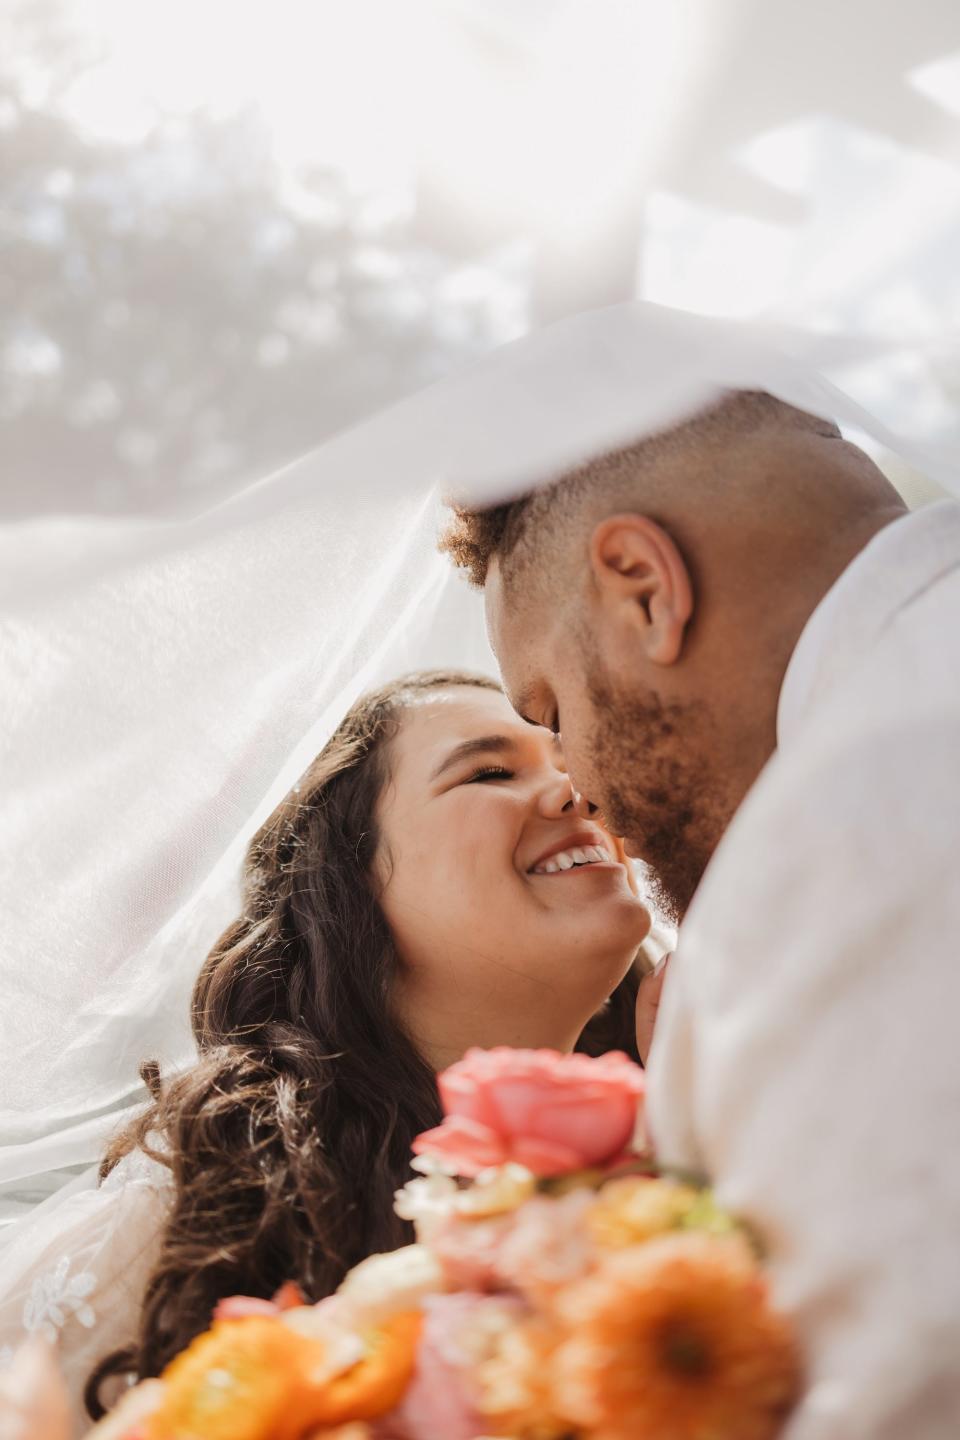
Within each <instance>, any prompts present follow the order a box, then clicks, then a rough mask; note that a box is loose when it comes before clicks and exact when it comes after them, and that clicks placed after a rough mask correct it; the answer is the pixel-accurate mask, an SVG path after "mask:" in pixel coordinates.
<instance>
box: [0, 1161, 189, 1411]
mask: <svg viewBox="0 0 960 1440" xmlns="http://www.w3.org/2000/svg"><path fill="white" fill-rule="evenodd" d="M67 1189H68V1191H69V1193H64V1194H58V1195H55V1196H53V1197H51V1199H50V1200H48V1201H45V1202H44V1203H43V1204H42V1205H40V1206H38V1207H37V1210H36V1211H35V1212H34V1213H33V1214H31V1215H29V1216H27V1217H25V1218H24V1219H23V1220H20V1221H17V1222H16V1224H15V1225H14V1226H13V1227H12V1230H13V1232H14V1233H13V1234H11V1235H9V1236H8V1237H7V1238H6V1243H5V1244H4V1247H3V1250H2V1252H0V1364H2V1363H3V1361H4V1360H6V1359H8V1358H9V1357H10V1356H11V1355H12V1354H13V1352H14V1351H15V1350H16V1348H17V1347H18V1346H19V1345H20V1344H21V1343H22V1342H23V1341H24V1340H25V1339H26V1338H27V1337H28V1336H29V1335H32V1334H36V1333H39V1334H41V1335H44V1336H46V1338H47V1339H49V1340H50V1341H52V1342H54V1343H56V1345H57V1347H58V1350H59V1353H60V1357H61V1363H62V1365H63V1369H64V1372H65V1374H66V1377H67V1383H68V1386H69V1389H70V1394H71V1400H72V1403H73V1405H74V1409H75V1418H76V1420H77V1422H78V1424H79V1422H80V1420H81V1419H82V1417H83V1407H82V1394H83V1387H84V1385H85V1383H86V1380H87V1377H88V1375H89V1374H90V1372H91V1370H92V1369H93V1368H94V1366H95V1365H96V1363H97V1362H98V1361H99V1360H100V1359H102V1358H103V1356H105V1355H107V1354H109V1353H110V1352H111V1351H113V1350H115V1349H118V1348H121V1347H122V1346H124V1345H127V1344H129V1343H130V1341H131V1340H132V1339H133V1337H134V1336H135V1334H136V1331H137V1324H138V1319H139V1312H140V1307H141V1304H142V1301H143V1295H144V1291H145V1289H146V1284H147V1280H148V1278H149V1275H150V1272H151V1270H152V1268H153V1265H154V1263H155V1260H156V1254H157V1249H158V1246H159V1242H160V1236H161V1232H162V1229H163V1226H164V1223H165V1221H166V1219H167V1216H168V1213H169V1209H170V1205H171V1203H172V1196H173V1190H172V1183H171V1178H170V1172H169V1170H168V1169H167V1167H166V1166H165V1165H163V1164H162V1163H161V1162H160V1161H158V1160H156V1159H154V1158H152V1157H151V1156H149V1155H146V1154H144V1153H143V1152H142V1151H139V1150H138V1151H131V1152H130V1154H129V1155H125V1156H124V1157H123V1159H122V1160H120V1161H119V1162H118V1163H117V1164H116V1165H115V1166H114V1168H113V1170H112V1171H111V1172H110V1174H109V1175H108V1176H107V1177H106V1179H104V1180H103V1181H102V1182H99V1181H98V1176H97V1171H96V1167H92V1168H91V1170H90V1171H88V1172H86V1173H85V1174H84V1175H83V1176H81V1177H78V1178H77V1181H75V1182H73V1183H71V1185H70V1186H69V1187H67Z"/></svg>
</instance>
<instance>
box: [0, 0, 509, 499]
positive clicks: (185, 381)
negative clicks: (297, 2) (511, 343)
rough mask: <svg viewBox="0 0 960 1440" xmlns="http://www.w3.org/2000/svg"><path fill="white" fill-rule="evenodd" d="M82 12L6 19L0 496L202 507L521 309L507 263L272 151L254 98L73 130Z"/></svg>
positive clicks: (505, 327) (54, 8)
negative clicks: (125, 128) (221, 114)
mask: <svg viewBox="0 0 960 1440" xmlns="http://www.w3.org/2000/svg"><path fill="white" fill-rule="evenodd" d="M73 14H74V12H73V10H72V9H71V8H70V6H69V5H68V4H66V3H65V0H20V3H18V4H17V5H16V6H15V8H13V9H12V10H9V11H8V12H7V16H6V19H5V21H4V24H5V28H6V32H7V33H6V43H5V44H4V46H3V48H2V50H0V175H2V180H0V190H2V195H0V198H2V225H0V246H2V263H0V426H2V434H3V441H2V444H3V460H2V470H0V474H2V480H0V508H2V513H3V514H5V515H7V516H14V515H24V514H29V513H36V512H38V511H43V510H48V509H50V508H53V507H54V506H56V508H58V509H59V508H62V505H63V495H64V493H69V494H70V495H71V497H72V499H71V508H73V509H74V510H76V511H125V510H130V509H134V508H135V509H137V510H144V509H150V510H162V509H163V508H164V505H165V504H166V503H168V502H169V501H170V500H171V498H172V497H174V496H176V497H178V498H179V499H180V500H182V499H183V495H184V492H192V493H193V494H194V495H195V497H196V503H197V504H198V505H199V504H200V503H202V502H203V501H205V500H209V499H210V498H213V497H214V496H215V495H216V494H217V493H218V492H221V491H222V490H223V489H225V488H228V487H231V486H233V485H235V484H236V483H238V482H239V481H244V480H249V479H253V478H256V477H257V476H259V475H263V474H265V473H268V472H269V471H270V470H271V469H273V468H275V467H276V466H277V465H279V464H282V463H284V462H286V461H287V460H290V459H293V458H295V457H296V456H297V455H299V454H302V453H303V452H304V451H306V450H308V449H310V447H311V446H313V445H315V444H316V443H317V442H318V441H320V440H322V439H323V438H324V436H325V435H327V434H329V433H331V431H333V430H335V429H338V428H340V427H342V426H344V425H347V424H350V423H351V422H353V421H355V420H357V419H359V418H360V417H362V416H363V415H365V414H368V413H370V412H371V411H372V410H374V409H376V408H377V407H379V406H380V405H382V404H384V403H388V402H389V401H391V400H394V399H396V398H398V397H399V396H400V395H403V394H405V393H408V392H410V391H411V390H414V389H416V388H418V387H419V386H421V385H422V384H424V383H426V382H428V381H429V380H431V379H433V378H436V377H437V376H439V375H440V374H442V373H444V372H445V371H447V370H449V369H450V368H451V367H452V366H453V365H455V364H456V363H458V362H459V361H461V360H463V359H465V358H467V357H468V356H469V355H471V354H472V353H474V352H477V351H480V350H483V349H486V348H487V347H488V346H489V345H490V344H491V343H493V342H495V341H497V340H500V339H502V338H504V334H505V333H509V331H510V329H511V328H512V327H515V325H516V323H517V322H516V314H517V306H518V304H519V306H520V307H521V309H522V304H523V297H522V286H520V284H519V282H516V283H514V282H511V281H510V280H509V279H508V278H504V276H503V275H500V276H499V277H498V276H497V274H496V267H495V266H494V267H492V268H490V269H489V270H488V271H486V272H485V271H484V269H483V267H482V266H479V267H478V265H477V264H476V262H473V263H472V264H471V266H470V267H469V269H465V267H464V264H463V262H462V261H457V260H455V259H453V258H452V257H446V256H444V255H442V254H441V253H439V252H438V251H436V250H434V249H431V248H430V246H429V245H427V244H425V243H424V241H423V238H422V236H420V235H418V234H417V233H416V232H415V228H414V223H413V220H414V217H413V216H412V215H410V214H409V213H407V214H402V215H400V216H399V217H398V213H397V208H396V206H395V205H394V206H393V207H389V206H385V205H384V204H383V203H382V197H381V199H380V200H378V197H376V196H370V195H360V194H357V193H355V192H354V191H353V190H352V189H351V186H350V185H349V183H348V178H349V177H345V176H344V175H342V174H338V173H333V172H331V171H330V170H322V169H313V170H312V171H309V172H306V173H302V174H298V175H297V176H295V177H292V176H291V175H290V174H289V173H285V172H283V171H281V169H280V168H279V167H278V165H277V164H276V161H275V158H274V156H273V155H272V153H271V142H270V136H269V132H268V129H267V127H266V125H265V123H264V120H263V118H262V117H261V116H260V115H259V113H258V112H257V110H256V108H255V107H254V106H253V104H251V105H250V106H249V107H248V108H247V109H246V110H244V111H243V112H242V113H237V114H234V115H231V116H230V117H229V118H216V119H215V118H211V117H210V116H208V115H205V114H203V113H193V114H190V115H189V116H183V115H178V116H175V117H172V116H167V117H164V116H158V117H157V121H156V125H155V126H154V128H152V130H151V131H150V133H149V134H147V135H146V136H145V138H143V139H140V140H138V141H137V142H136V143H121V142H117V141H106V140H103V139H96V138H91V137H90V136H89V135H86V134H81V133H80V132H79V131H78V129H77V127H76V126H75V125H74V124H73V123H72V122H71V121H70V120H69V118H67V116H66V115H65V114H64V113H62V111H61V102H62V100H63V97H64V96H65V95H67V94H68V92H69V89H70V87H71V86H72V85H73V84H74V83H75V81H76V80H77V79H78V77H79V76H81V75H83V74H84V73H85V72H87V71H88V70H89V68H90V67H91V66H95V65H96V64H97V62H98V59H99V52H98V48H97V43H96V42H95V41H93V40H92V39H91V37H90V35H89V34H84V32H83V30H82V28H77V26H76V24H75V23H74V20H73ZM211 63H213V62H211ZM488 281H489V284H488V283H487V282H488ZM518 296H519V299H518Z"/></svg>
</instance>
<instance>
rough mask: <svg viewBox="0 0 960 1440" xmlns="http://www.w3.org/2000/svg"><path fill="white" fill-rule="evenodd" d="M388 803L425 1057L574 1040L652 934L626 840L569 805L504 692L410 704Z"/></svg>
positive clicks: (410, 990) (542, 739)
mask: <svg viewBox="0 0 960 1440" xmlns="http://www.w3.org/2000/svg"><path fill="white" fill-rule="evenodd" d="M390 769H391V778H390V780H389V781H388V783H387V785H386V787H385V789H384V792H383V794H382V796H381V799H380V803H379V807H378V818H379V822H380V828H381V850H380V856H379V871H380V878H381V880H382V883H383V890H382V893H381V903H382V905H383V909H384V911H385V913H386V917H387V920H388V922H389V924H390V927H391V930H392V932H393V935H394V937H395V940H396V943H397V947H398V950H399V954H400V957H401V960H402V962H403V965H402V973H401V975H400V978H399V981H398V985H397V990H396V1003H397V1006H398V1009H399V1012H400V1016H401V1019H402V1020H403V1022H404V1023H405V1025H406V1026H407V1028H408V1030H409V1032H410V1033H411V1035H412V1036H413V1038H414V1040H415V1041H416V1042H417V1043H418V1044H419V1045H420V1048H421V1049H422V1051H423V1053H425V1054H426V1055H427V1056H428V1058H430V1059H432V1060H433V1061H434V1062H435V1063H438V1064H443V1063H447V1061H448V1060H450V1059H453V1058H455V1056H456V1055H459V1054H461V1053H462V1052H463V1050H464V1049H465V1048H466V1047H467V1046H468V1045H494V1044H501V1045H510V1044H513V1045H549V1046H553V1047H555V1048H569V1047H571V1046H572V1045H573V1044H574V1043H575V1041H576V1038H577V1036H578V1035H579V1033H580V1031H581V1029H582V1028H583V1026H584V1025H585V1024H586V1022H587V1020H588V1019H589V1018H590V1016H591V1015H592V1014H593V1013H594V1012H595V1011H596V1010H597V1009H598V1008H599V1007H600V1005H601V1004H602V1003H603V1001H604V1000H605V999H606V997H607V996H608V995H609V994H610V993H611V991H613V990H614V989H615V988H616V986H617V984H618V983H619V982H620V980H622V978H623V976H624V975H625V974H626V972H627V970H628V968H629V966H630V963H631V961H632V959H633V957H634V955H635V954H636V951H637V947H638V946H639V944H640V942H641V941H642V939H643V938H644V936H645V935H646V933H647V931H648V930H649V928H650V917H649V915H648V913H647V911H646V909H645V907H644V906H643V904H642V903H641V901H640V899H639V897H638V895H637V891H636V882H635V879H634V875H633V872H632V869H631V868H630V865H629V862H628V861H627V860H626V857H625V855H624V852H623V849H622V847H621V845H620V842H619V841H618V840H615V839H613V837H612V836H610V835H609V834H608V832H607V831H606V830H604V829H603V827H602V826H601V825H599V824H598V823H597V822H596V821H593V820H583V819H581V818H580V817H579V816H578V815H577V814H576V813H575V811H574V804H573V792H572V789H571V785H570V781H569V779H568V777H567V773H566V770H565V768H564V763H563V756H562V754H561V752H560V748H559V744H558V742H557V740H556V738H555V737H554V736H553V735H552V734H551V733H550V732H549V731H548V730H543V729H539V728H537V727H534V726H531V725H528V724H526V723H525V722H524V721H522V720H519V719H518V718H517V716H516V715H515V713H514V711H513V710H512V709H511V708H510V705H509V704H508V702H507V701H506V699H505V698H504V697H503V696H502V695H501V694H499V693H498V692H496V691H493V690H483V689H480V688H474V687H466V686H458V687H452V688H451V689H449V690H446V691H437V692H431V693H430V694H429V695H428V696H426V697H425V698H424V699H423V700H421V701H417V702H415V703H413V704H412V705H410V707H409V708H408V709H406V710H405V712H404V718H403V721H402V725H401V729H400V733H399V735H398V736H397V738H396V739H395V740H394V742H393V743H392V745H391V754H390Z"/></svg>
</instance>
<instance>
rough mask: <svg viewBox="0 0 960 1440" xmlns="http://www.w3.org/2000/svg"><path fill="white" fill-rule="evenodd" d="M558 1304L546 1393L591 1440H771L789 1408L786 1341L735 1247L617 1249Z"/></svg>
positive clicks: (728, 1241)
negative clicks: (556, 1341)
mask: <svg viewBox="0 0 960 1440" xmlns="http://www.w3.org/2000/svg"><path fill="white" fill-rule="evenodd" d="M561 1303H562V1313H563V1317H564V1319H565V1320H566V1322H567V1325H568V1327H569V1328H568V1338H567V1339H566V1340H565V1341H564V1343H563V1344H562V1345H561V1346H560V1347H559V1348H558V1349H557V1351H556V1353H555V1355H554V1361H553V1366H552V1370H553V1376H554V1386H555V1390H556V1394H557V1399H558V1403H559V1405H560V1407H561V1408H562V1409H563V1411H564V1413H566V1414H568V1415H569V1416H570V1417H571V1419H572V1420H573V1421H574V1422H575V1423H576V1424H578V1425H582V1426H584V1427H585V1428H586V1429H587V1430H588V1431H589V1433H590V1435H591V1440H662V1437H663V1436H664V1435H669V1436H670V1440H771V1437H773V1436H775V1435H776V1434H777V1433H778V1431H779V1428H780V1425H781V1422H782V1421H783V1419H784V1417H785V1415H786V1414H787V1412H788V1410H789V1409H790V1406H791V1405H792V1403H793V1401H794V1399H795V1398H796V1395H797V1391H798V1385H799V1366H798V1358H797V1351H796V1347H795V1344H794V1341H793V1338H792V1335H791V1333H790V1330H789V1328H788V1327H787V1325H786V1322H785V1321H784V1320H783V1319H782V1318H781V1317H779V1316H777V1315H775V1314H774V1313H773V1312H772V1311H771V1309H770V1308H769V1305H768V1301H767V1295H766V1289H765V1286H764V1282H763V1278H762V1276H761V1274H760V1272H759V1270H758V1269H757V1266H756V1264H755V1262H754V1260H753V1257H752V1255H751V1253H750V1250H749V1247H748V1246H747V1245H746V1243H745V1242H744V1241H742V1240H741V1239H740V1238H739V1237H731V1236H724V1237H718V1236H714V1235H707V1234H702V1233H696V1232H689V1233H683V1234H674V1235H663V1236H661V1237H659V1238H657V1239H654V1240H649V1241H647V1242H646V1243H645V1244H643V1245H638V1246H635V1247H633V1248H632V1249H627V1250H620V1251H618V1252H617V1253H616V1254H615V1255H611V1256H610V1257H609V1258H608V1259H606V1260H604V1261H603V1263H602V1265H601V1267H600V1269H599V1270H598V1271H597V1273H596V1274H595V1275H593V1276H591V1277H590V1278H589V1279H587V1280H584V1281H582V1282H581V1283H580V1284H579V1285H576V1286H574V1287H572V1288H571V1289H570V1290H568V1291H567V1292H566V1294H565V1295H564V1297H563V1299H562V1302H561Z"/></svg>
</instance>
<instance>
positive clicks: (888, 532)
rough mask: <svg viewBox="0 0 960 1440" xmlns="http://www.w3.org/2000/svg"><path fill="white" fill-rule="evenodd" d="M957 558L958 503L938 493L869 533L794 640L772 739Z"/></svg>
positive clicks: (784, 735) (785, 736)
mask: <svg viewBox="0 0 960 1440" xmlns="http://www.w3.org/2000/svg"><path fill="white" fill-rule="evenodd" d="M957 565H960V505H958V504H957V503H956V501H954V500H943V501H941V502H940V503H938V504H936V505H928V506H925V507H924V508H923V509H922V510H917V511H914V512H913V513H912V514H910V515H905V516H904V517H903V518H902V519H900V520H894V521H893V523H892V524H890V525H886V526H884V528H883V529H882V530H881V531H879V533H878V534H876V535H875V536H874V537H873V539H872V540H871V541H870V542H869V544H868V545H866V546H865V547H864V548H863V550H861V551H860V553H859V555H857V557H856V558H855V559H854V560H853V561H852V562H851V563H850V564H849V565H848V566H847V568H846V570H844V572H843V574H842V575H841V576H840V578H839V580H837V581H836V583H835V584H834V585H833V586H832V587H831V588H830V589H829V590H828V591H827V593H826V595H825V596H824V598H823V599H822V600H821V602H820V604H819V605H818V606H817V608H816V609H815V610H814V612H813V614H812V615H811V616H810V619H809V620H808V621H807V623H806V625H805V626H804V628H803V630H802V631H801V634H800V639H799V640H798V641H797V644H796V647H795V649H794V652H793V655H792V656H791V658H790V663H789V665H788V666H787V671H786V674H785V676H784V679H783V685H782V686H781V689H780V700H779V704H778V707H777V744H778V745H784V744H789V743H790V741H791V740H792V738H793V736H794V734H795V733H796V731H797V730H798V729H799V728H800V726H801V725H802V723H803V719H804V717H805V716H806V714H807V712H808V710H809V708H810V706H811V704H814V703H815V702H816V700H817V697H818V696H819V695H820V694H821V693H822V692H823V691H824V690H825V689H829V687H830V686H831V685H832V684H833V683H834V682H835V681H836V680H837V679H839V678H840V677H841V676H842V675H844V674H846V673H847V672H848V671H849V669H850V666H851V665H852V664H854V663H855V661H856V659H857V657H858V656H860V655H862V654H863V653H864V651H865V650H867V649H868V648H869V647H870V645H871V644H872V643H873V642H874V640H875V639H876V638H877V636H878V635H879V634H880V633H881V632H882V631H883V630H884V629H885V628H886V627H887V625H888V624H889V623H890V621H891V620H892V619H893V617H894V616H895V615H896V614H897V612H898V611H900V610H902V609H903V608H904V606H905V605H908V604H909V603H910V601H911V600H912V599H913V598H914V597H915V596H916V595H918V594H919V593H920V592H921V591H922V590H925V589H926V588H927V587H928V586H929V585H930V584H932V583H933V582H934V581H935V580H936V579H938V578H939V576H940V575H942V574H944V573H945V572H946V571H947V570H951V569H953V568H954V567H955V566H957Z"/></svg>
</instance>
